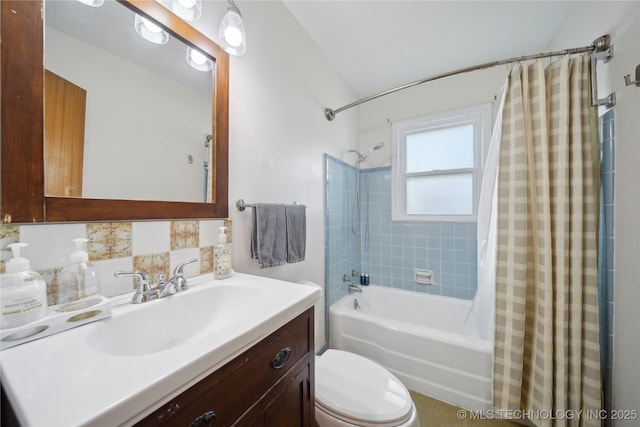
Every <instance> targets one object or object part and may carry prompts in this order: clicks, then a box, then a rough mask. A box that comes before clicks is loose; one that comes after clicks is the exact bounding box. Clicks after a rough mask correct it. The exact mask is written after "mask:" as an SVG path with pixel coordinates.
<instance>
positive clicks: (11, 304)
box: [0, 243, 47, 329]
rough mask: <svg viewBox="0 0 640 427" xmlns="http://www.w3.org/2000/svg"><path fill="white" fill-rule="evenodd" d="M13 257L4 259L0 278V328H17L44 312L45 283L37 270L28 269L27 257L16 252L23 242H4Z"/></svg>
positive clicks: (23, 244)
mask: <svg viewBox="0 0 640 427" xmlns="http://www.w3.org/2000/svg"><path fill="white" fill-rule="evenodd" d="M8 246H9V248H10V249H11V251H12V252H13V258H12V259H10V260H8V261H7V263H6V266H5V268H6V273H5V274H3V275H2V278H1V279H0V283H1V290H2V295H1V297H0V301H1V304H2V318H1V322H0V328H2V329H8V328H17V327H19V326H24V325H27V324H29V323H32V322H35V321H36V320H39V319H41V318H43V317H44V316H45V314H46V313H47V284H46V282H45V281H44V279H43V278H42V276H41V275H40V274H38V273H37V272H35V271H33V270H31V263H30V262H29V260H28V259H26V258H23V257H21V256H20V249H22V248H23V247H25V246H28V244H27V243H12V244H10V245H8Z"/></svg>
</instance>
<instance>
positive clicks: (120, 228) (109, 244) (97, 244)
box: [87, 222, 131, 261]
mask: <svg viewBox="0 0 640 427" xmlns="http://www.w3.org/2000/svg"><path fill="white" fill-rule="evenodd" d="M87 239H89V241H88V242H87V252H88V253H89V259H90V260H91V261H100V260H104V259H112V258H122V257H127V256H131V223H130V222H110V223H89V224H87Z"/></svg>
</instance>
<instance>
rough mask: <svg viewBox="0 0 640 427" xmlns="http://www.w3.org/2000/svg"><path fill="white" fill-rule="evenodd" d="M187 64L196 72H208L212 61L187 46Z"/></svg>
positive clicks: (211, 66)
mask: <svg viewBox="0 0 640 427" xmlns="http://www.w3.org/2000/svg"><path fill="white" fill-rule="evenodd" d="M187 63H188V64H189V65H191V66H192V67H193V68H195V69H196V70H198V71H210V70H211V69H212V68H213V61H211V59H209V58H208V57H207V56H206V55H205V54H203V53H202V52H200V51H199V50H197V49H194V48H192V47H191V46H187Z"/></svg>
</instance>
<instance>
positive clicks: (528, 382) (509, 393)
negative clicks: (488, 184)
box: [494, 56, 601, 426]
mask: <svg viewBox="0 0 640 427" xmlns="http://www.w3.org/2000/svg"><path fill="white" fill-rule="evenodd" d="M589 82H590V79H589V58H588V57H587V56H581V57H576V58H569V57H565V58H563V59H560V60H558V61H556V62H554V63H552V64H551V65H549V66H547V67H546V68H545V66H544V63H543V61H542V60H540V61H538V62H536V63H534V64H531V65H524V66H522V65H518V66H516V67H514V69H513V70H512V72H511V74H510V78H509V85H508V89H507V94H506V100H505V105H504V110H503V123H502V140H501V149H500V171H499V178H498V180H499V183H498V237H497V238H498V243H497V270H496V273H497V274H496V317H495V328H496V329H495V349H494V350H495V351H494V356H495V357H494V409H495V410H497V411H499V413H501V414H503V415H507V416H510V417H516V418H520V417H522V416H528V417H529V418H531V421H533V422H534V424H536V425H538V426H552V425H557V426H563V425H568V426H574V425H575V426H578V425H580V426H582V425H594V426H595V425H600V420H599V419H598V415H599V413H598V412H597V411H598V410H599V409H600V408H601V381H600V353H599V348H600V347H599V334H598V326H599V323H598V294H597V292H598V291H597V237H598V228H597V227H598V195H599V190H598V186H599V182H598V176H599V169H598V164H599V160H598V159H599V158H598V157H597V155H596V153H597V149H598V141H597V128H596V119H597V111H596V109H595V107H592V106H591V102H590V89H589V88H590V84H589ZM569 418H573V419H569Z"/></svg>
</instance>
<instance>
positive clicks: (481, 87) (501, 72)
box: [336, 66, 507, 167]
mask: <svg viewBox="0 0 640 427" xmlns="http://www.w3.org/2000/svg"><path fill="white" fill-rule="evenodd" d="M506 76H507V68H506V67H504V66H503V67H495V68H491V69H488V70H482V71H476V72H472V73H467V74H460V75H457V76H452V77H448V78H445V79H442V80H436V81H434V82H429V83H425V84H422V85H420V86H416V87H414V88H411V89H406V90H403V91H399V92H396V93H394V94H391V95H388V96H385V97H382V98H378V99H376V100H374V101H371V102H369V103H365V104H362V105H361V106H360V151H361V152H363V153H364V152H367V151H369V150H370V149H371V147H372V146H373V145H375V144H377V143H379V142H384V143H385V146H384V148H383V149H382V150H381V151H379V152H375V153H372V154H371V155H370V156H369V158H367V160H366V161H365V163H364V166H363V167H377V166H388V165H390V164H391V124H392V123H393V122H397V121H400V120H406V119H410V118H414V117H420V116H424V115H428V114H433V113H440V112H444V111H449V110H454V109H457V108H462V107H468V106H473V105H480V104H486V103H489V102H493V103H494V104H497V101H495V98H494V97H495V96H496V95H498V93H499V91H500V89H501V88H502V86H503V85H504V82H505V79H506ZM425 77H428V76H425ZM498 99H499V98H498ZM336 107H339V106H336ZM495 108H497V106H495ZM495 108H494V110H495ZM340 114H345V113H340ZM494 114H495V113H494ZM339 116H340V115H338V117H339ZM492 125H493V124H492ZM355 160H356V158H355V155H352V157H351V158H350V159H349V161H350V162H351V163H353V162H355Z"/></svg>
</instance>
